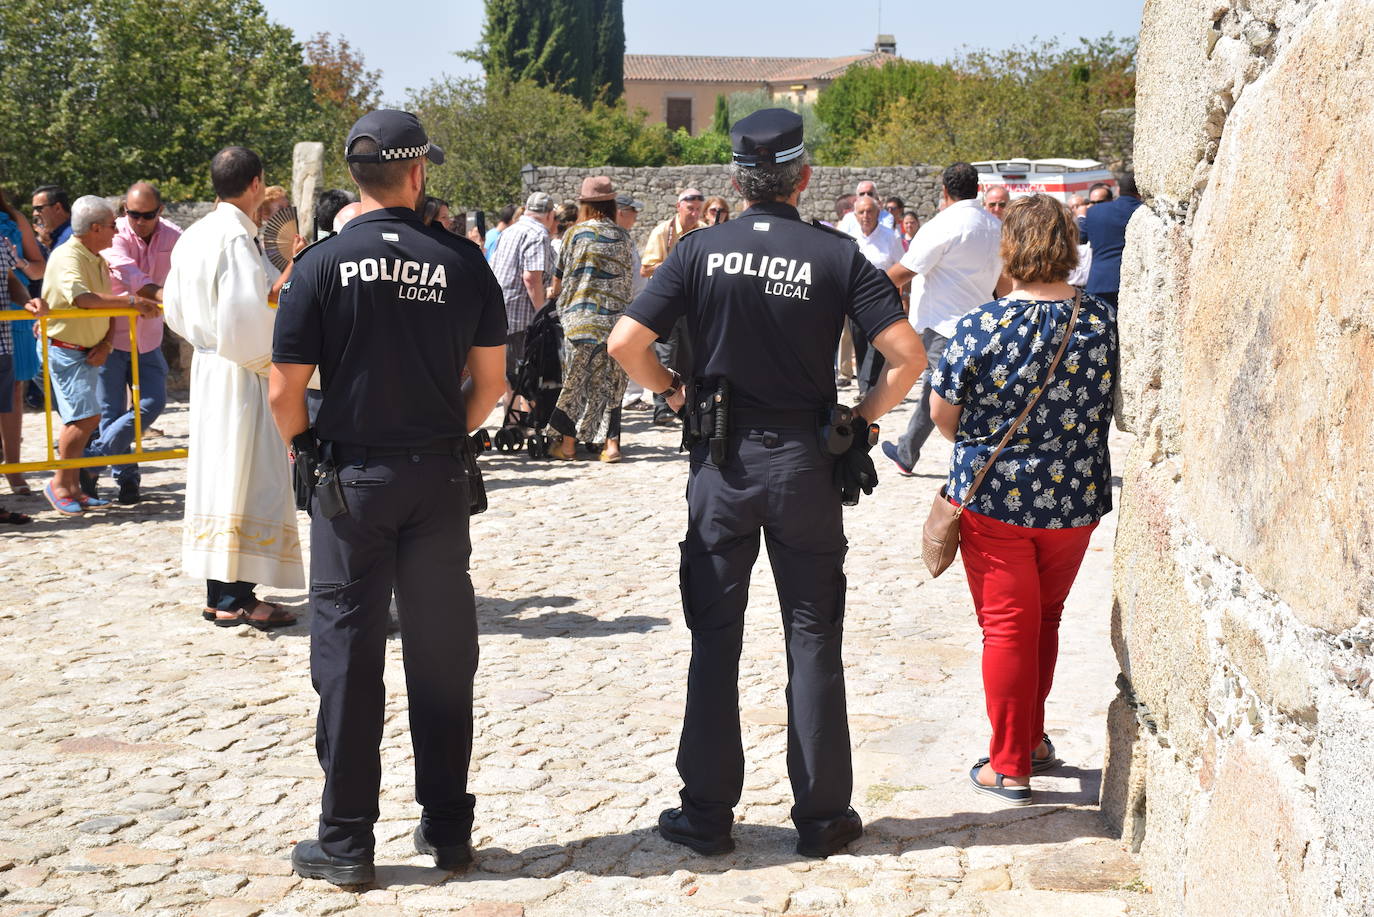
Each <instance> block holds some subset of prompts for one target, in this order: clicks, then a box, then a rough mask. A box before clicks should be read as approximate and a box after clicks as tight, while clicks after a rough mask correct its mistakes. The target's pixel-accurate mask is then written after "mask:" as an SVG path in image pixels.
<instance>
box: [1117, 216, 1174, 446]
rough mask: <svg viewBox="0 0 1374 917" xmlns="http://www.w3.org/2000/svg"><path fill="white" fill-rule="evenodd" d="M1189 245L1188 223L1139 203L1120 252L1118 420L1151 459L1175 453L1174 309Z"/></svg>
mask: <svg viewBox="0 0 1374 917" xmlns="http://www.w3.org/2000/svg"><path fill="white" fill-rule="evenodd" d="M1191 252H1192V249H1191V243H1190V240H1189V238H1188V234H1187V230H1186V228H1185V227H1184V226H1183V225H1182V224H1180V223H1177V222H1175V221H1173V220H1170V219H1167V218H1166V217H1164V216H1161V215H1160V214H1159V213H1157V212H1156V211H1155V210H1154V209H1153V207H1152V206H1146V207H1139V208H1137V209H1136V212H1135V215H1134V216H1133V217H1131V222H1130V225H1129V226H1127V228H1126V248H1125V250H1124V251H1123V252H1122V256H1121V257H1122V264H1121V301H1120V308H1118V309H1117V327H1118V330H1119V333H1120V336H1121V366H1120V371H1121V380H1120V382H1121V389H1122V417H1121V426H1122V427H1123V428H1124V429H1127V430H1130V431H1131V432H1132V433H1135V434H1136V435H1137V436H1138V437H1139V438H1141V439H1143V440H1148V441H1149V442H1150V443H1151V449H1150V450H1149V451H1148V453H1147V455H1148V457H1149V458H1150V460H1152V461H1153V460H1154V458H1155V457H1156V456H1158V455H1162V454H1167V453H1173V452H1177V451H1178V439H1179V426H1180V424H1179V416H1178V412H1177V410H1176V407H1177V404H1178V399H1179V397H1180V394H1181V390H1182V385H1183V381H1182V379H1181V378H1180V375H1181V374H1180V361H1179V352H1180V350H1181V349H1182V348H1183V347H1184V346H1185V345H1184V342H1183V341H1182V340H1181V339H1180V333H1179V323H1178V313H1179V310H1180V309H1181V307H1182V304H1183V302H1184V301H1185V299H1186V298H1187V295H1188V261H1189V257H1190V256H1191Z"/></svg>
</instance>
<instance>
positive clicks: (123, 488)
mask: <svg viewBox="0 0 1374 917" xmlns="http://www.w3.org/2000/svg"><path fill="white" fill-rule="evenodd" d="M142 500H143V494H141V493H139V490H138V482H137V481H120V482H119V502H120V503H123V504H124V505H126V506H127V505H129V504H131V503H138V502H140V501H142Z"/></svg>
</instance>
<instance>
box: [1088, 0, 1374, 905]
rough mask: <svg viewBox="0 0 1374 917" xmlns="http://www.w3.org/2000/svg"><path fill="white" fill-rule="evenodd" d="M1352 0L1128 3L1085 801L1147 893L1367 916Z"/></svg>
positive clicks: (1369, 604) (1371, 632) (1372, 257)
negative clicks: (1092, 795)
mask: <svg viewBox="0 0 1374 917" xmlns="http://www.w3.org/2000/svg"><path fill="white" fill-rule="evenodd" d="M1371 35H1374V4H1371V3H1369V2H1368V0H1147V2H1146V4H1145V8H1144V18H1143V25H1142V29H1141V40H1140V55H1139V83H1138V94H1137V125H1136V127H1137V133H1136V146H1135V168H1136V176H1137V179H1138V181H1139V184H1140V187H1141V190H1142V191H1143V192H1144V199H1145V206H1143V207H1141V208H1140V209H1139V210H1137V211H1136V215H1135V216H1134V218H1133V219H1132V221H1131V224H1130V227H1129V229H1128V232H1127V246H1126V251H1125V254H1124V256H1123V265H1122V289H1121V305H1120V310H1119V315H1120V326H1121V334H1122V364H1121V366H1122V377H1121V382H1122V387H1123V395H1124V399H1125V412H1124V418H1123V419H1124V422H1125V425H1126V426H1127V427H1128V428H1129V429H1130V430H1132V431H1133V432H1134V433H1135V434H1136V440H1135V444H1134V446H1133V447H1132V451H1131V453H1130V454H1129V456H1128V457H1127V458H1126V461H1125V462H1124V467H1121V466H1122V464H1123V463H1121V462H1120V458H1121V457H1120V456H1118V457H1117V459H1118V467H1121V472H1120V473H1121V474H1122V478H1123V481H1124V492H1123V498H1122V501H1121V507H1120V513H1121V516H1120V519H1119V521H1118V528H1117V540H1116V563H1115V571H1114V576H1115V583H1114V586H1115V588H1114V591H1115V601H1114V607H1113V628H1112V630H1113V643H1114V646H1115V650H1116V654H1117V659H1118V662H1119V665H1120V667H1121V672H1122V677H1121V679H1120V681H1119V684H1120V685H1121V688H1122V691H1121V695H1120V696H1119V697H1118V698H1117V700H1116V701H1114V702H1113V704H1112V705H1111V709H1110V711H1109V714H1108V742H1107V747H1108V751H1107V760H1106V763H1105V767H1104V773H1103V786H1102V807H1103V812H1104V814H1105V815H1106V816H1107V818H1108V819H1109V821H1110V822H1112V823H1113V824H1114V825H1115V826H1116V827H1117V828H1119V829H1121V831H1122V832H1123V834H1124V836H1125V837H1126V838H1127V839H1129V840H1130V842H1131V843H1132V845H1133V846H1134V847H1135V848H1136V849H1137V850H1139V851H1140V852H1141V853H1142V854H1143V863H1144V868H1145V873H1144V879H1145V881H1146V883H1147V884H1148V885H1150V886H1151V887H1152V888H1153V889H1154V891H1155V893H1156V896H1157V898H1158V901H1159V905H1160V913H1161V914H1179V915H1212V914H1236V915H1242V914H1246V915H1248V914H1276V915H1277V914H1283V915H1285V917H1309V915H1311V917H1318V915H1319V917H1328V915H1330V917H1335V915H1342V917H1345V915H1349V917H1356V915H1369V914H1374V857H1371V855H1370V851H1371V850H1372V849H1374V781H1371V780H1370V779H1369V773H1370V770H1371V767H1374V702H1372V701H1371V682H1372V681H1374V653H1372V652H1371V647H1372V646H1374V560H1371V558H1374V511H1372V510H1371V502H1370V498H1369V482H1370V481H1371V480H1374V449H1371V445H1374V306H1371V303H1374V234H1371V232H1370V230H1369V212H1370V210H1371V208H1374V185H1371V184H1370V183H1369V182H1368V180H1367V179H1366V177H1365V176H1366V175H1367V171H1368V169H1367V167H1368V150H1369V148H1370V146H1371V144H1374V107H1371V106H1369V105H1368V104H1364V103H1358V104H1352V100H1356V99H1361V98H1363V97H1364V96H1365V94H1366V89H1367V87H1368V86H1369V85H1370V84H1371V82H1374V42H1371V41H1370V40H1369V36H1371Z"/></svg>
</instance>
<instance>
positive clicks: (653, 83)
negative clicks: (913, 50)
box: [625, 35, 896, 134]
mask: <svg viewBox="0 0 1374 917" xmlns="http://www.w3.org/2000/svg"><path fill="white" fill-rule="evenodd" d="M877 48H878V50H874V51H869V52H867V53H864V54H847V55H844V56H842V57H712V56H709V55H705V54H626V55H625V101H626V103H627V104H628V105H629V106H630V108H631V109H635V108H643V109H644V110H645V111H647V112H649V117H650V120H653V121H662V122H664V123H666V124H667V125H668V127H670V128H674V129H676V128H679V127H684V128H686V129H687V130H688V131H689V132H691V133H693V134H695V133H698V132H699V131H701V130H702V129H704V128H706V127H708V126H709V124H710V120H711V115H712V112H713V111H714V109H715V104H716V96H718V95H724V96H729V95H730V94H731V93H734V92H747V91H750V90H759V89H762V90H764V91H766V92H768V93H769V94H770V95H771V96H772V97H773V98H775V99H786V100H788V101H792V102H814V101H816V96H817V95H819V94H820V91H821V90H822V89H824V88H825V87H826V86H829V85H830V83H831V82H832V81H834V80H835V78H836V77H838V76H840V75H841V74H842V73H844V72H845V71H846V70H848V69H849V68H850V67H875V66H881V65H882V64H883V63H884V62H886V61H889V60H894V59H895V57H896V45H895V43H893V42H892V39H891V36H886V35H882V36H879V40H878V44H877Z"/></svg>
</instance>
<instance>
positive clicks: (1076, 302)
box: [960, 290, 1083, 509]
mask: <svg viewBox="0 0 1374 917" xmlns="http://www.w3.org/2000/svg"><path fill="white" fill-rule="evenodd" d="M1082 303H1083V291H1082V290H1079V291H1078V292H1077V293H1075V294H1074V297H1073V313H1072V314H1071V315H1070V316H1069V324H1068V327H1067V328H1065V329H1064V339H1063V340H1062V341H1060V342H1059V350H1058V352H1056V353H1055V355H1054V359H1053V360H1052V361H1051V362H1050V368H1049V371H1048V372H1046V373H1045V381H1044V382H1043V383H1042V384H1041V385H1040V388H1038V389H1037V390H1036V392H1035V394H1034V395H1032V396H1031V400H1030V402H1029V403H1027V405H1026V406H1025V408H1024V409H1023V410H1022V411H1021V413H1020V415H1019V416H1017V418H1016V419H1015V420H1013V421H1012V423H1011V426H1010V427H1009V428H1008V429H1007V435H1006V436H1003V437H1002V441H1001V442H1000V443H998V444H997V448H996V449H995V450H994V451H993V453H992V455H991V456H990V457H989V458H988V462H987V464H986V465H984V466H983V470H982V471H980V472H978V476H977V477H976V478H974V479H973V483H972V484H970V485H969V489H968V490H966V491H964V498H963V500H961V501H960V509H962V508H963V507H965V506H967V505H968V504H969V501H970V500H972V499H973V495H974V493H975V492H976V491H977V490H978V486H979V485H980V484H982V483H983V478H985V477H987V474H988V472H989V471H991V470H992V466H993V464H994V463H996V461H997V457H998V456H999V455H1001V454H1002V450H1003V449H1005V448H1007V443H1009V442H1011V438H1012V437H1013V436H1015V435H1016V431H1017V430H1019V429H1020V428H1021V424H1023V423H1024V422H1025V420H1026V418H1027V417H1029V416H1030V412H1031V411H1032V410H1034V408H1035V405H1036V404H1037V403H1038V402H1039V401H1040V396H1041V395H1043V394H1045V389H1047V388H1049V387H1050V380H1051V379H1053V378H1054V371H1055V370H1056V369H1058V368H1059V361H1060V360H1061V359H1063V357H1064V351H1065V350H1068V349H1069V339H1070V338H1072V337H1073V330H1074V328H1075V327H1076V326H1077V325H1078V307H1079V306H1080V305H1082Z"/></svg>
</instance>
